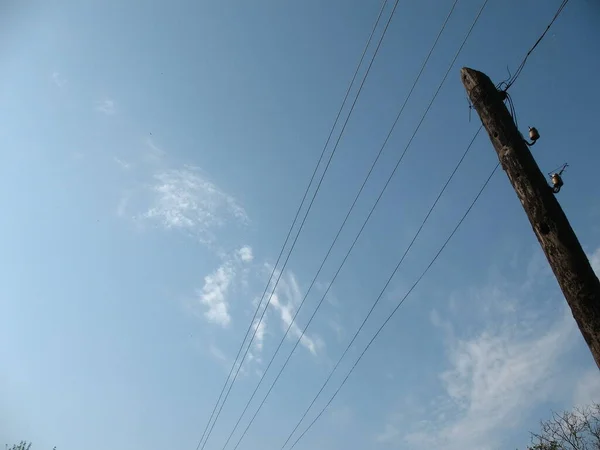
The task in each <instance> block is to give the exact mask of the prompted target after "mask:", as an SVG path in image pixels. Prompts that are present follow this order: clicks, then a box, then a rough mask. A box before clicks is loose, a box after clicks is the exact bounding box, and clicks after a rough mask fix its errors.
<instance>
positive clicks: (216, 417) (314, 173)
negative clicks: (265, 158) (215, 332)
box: [196, 0, 399, 450]
mask: <svg viewBox="0 0 600 450" xmlns="http://www.w3.org/2000/svg"><path fill="white" fill-rule="evenodd" d="M387 3H388V0H384V2H383V3H382V6H381V9H380V12H379V15H378V17H377V20H376V22H375V25H374V26H373V29H372V31H371V34H370V36H369V39H368V41H367V44H366V45H365V48H364V50H363V53H362V55H361V58H360V61H359V63H358V65H357V68H356V71H355V72H354V75H353V77H352V81H351V82H350V85H349V86H348V89H347V91H346V95H345V97H344V100H343V102H342V105H341V106H340V109H339V111H338V113H337V116H336V119H335V121H334V124H333V126H332V127H331V131H330V133H329V136H328V137H327V141H326V143H325V145H324V147H323V150H322V152H321V156H320V157H319V161H318V162H317V166H316V167H315V170H314V171H313V174H312V177H311V180H310V182H309V185H308V187H307V188H306V191H305V193H304V196H303V199H302V202H301V204H300V206H299V207H298V210H297V212H296V216H295V218H294V221H293V222H292V225H291V227H290V230H289V231H288V235H287V237H286V240H285V242H284V245H283V246H282V248H281V252H280V254H279V257H278V258H277V262H276V263H275V265H274V266H273V270H272V272H271V275H270V277H269V280H268V281H267V284H266V286H265V290H264V292H263V295H262V296H261V300H260V301H259V302H258V305H257V308H256V311H255V313H254V316H253V318H252V320H251V321H250V325H249V326H248V330H247V331H246V335H245V337H244V340H243V341H242V344H241V346H240V349H239V350H238V353H237V356H236V359H235V360H234V363H233V365H232V367H231V370H230V372H229V375H228V377H227V380H226V381H225V385H224V386H223V388H222V390H221V393H220V395H219V399H220V398H221V397H222V396H223V392H225V390H226V389H227V392H226V394H225V397H224V398H223V402H222V403H221V406H220V407H219V400H217V403H216V404H215V407H214V408H213V412H212V413H211V418H209V421H208V422H207V425H206V427H205V429H204V432H203V434H202V436H203V437H202V438H201V439H200V441H199V442H198V445H197V446H196V450H198V449H199V448H200V445H201V444H202V440H203V439H204V443H203V444H202V447H201V449H202V450H203V449H204V447H205V446H206V443H207V442H208V438H209V437H210V434H211V433H212V430H213V428H214V426H215V424H216V422H217V420H218V418H219V416H220V414H221V411H222V409H223V406H224V405H225V402H226V401H227V399H228V397H229V394H230V392H231V389H232V387H233V384H234V383H235V380H236V379H237V376H238V374H239V372H240V369H241V367H242V364H243V362H244V360H245V358H246V356H247V355H248V352H249V350H250V348H251V346H252V341H253V340H254V338H255V336H256V333H257V332H258V329H259V327H260V323H261V322H262V320H263V318H264V315H265V313H266V311H267V308H268V306H269V303H270V301H271V298H272V296H273V293H274V292H275V291H274V290H275V288H276V287H277V284H278V283H279V280H280V278H281V275H282V274H283V271H284V269H285V267H286V265H287V262H288V260H289V258H290V255H291V253H292V251H293V249H294V247H295V245H296V242H297V240H298V237H299V236H300V232H301V231H302V228H303V227H304V224H305V222H306V218H307V217H308V214H309V212H310V210H311V208H312V205H313V203H314V200H315V198H316V196H317V193H318V191H319V189H320V187H321V184H322V182H323V179H324V177H325V174H326V173H327V170H328V168H329V165H330V164H331V161H332V159H333V156H334V154H335V153H336V150H337V147H338V144H339V142H340V140H341V137H342V135H343V133H344V130H345V129H346V126H347V124H348V121H349V120H350V117H351V115H352V112H353V111H354V108H355V106H356V102H357V101H358V98H359V96H360V93H361V92H362V89H363V87H364V84H365V81H366V79H367V77H368V75H369V73H370V71H371V68H372V66H373V62H374V61H375V58H376V56H377V54H378V52H379V49H380V47H381V43H382V42H383V39H384V37H385V34H386V32H387V29H388V27H389V24H390V22H391V19H392V17H393V15H394V12H395V10H396V8H397V6H398V3H399V0H396V1H395V3H394V8H393V10H392V12H391V14H390V17H389V19H388V21H387V24H386V26H385V28H384V31H383V33H382V35H381V37H380V38H379V42H378V44H377V47H376V49H375V51H374V53H373V55H372V57H371V60H370V62H369V66H368V67H367V70H366V72H365V74H364V75H363V77H362V80H361V84H360V86H359V88H358V91H357V92H356V94H355V98H354V101H353V103H352V105H351V107H350V110H349V111H348V115H347V117H346V119H345V121H344V124H343V126H342V129H341V131H340V134H339V136H338V138H337V141H336V143H335V146H334V148H333V150H332V152H331V154H330V155H329V159H328V161H327V163H326V165H325V169H324V171H323V173H322V174H321V177H320V179H319V182H318V184H317V187H316V189H315V192H314V193H313V196H312V198H311V200H310V203H309V205H308V208H307V210H306V212H305V213H304V217H303V219H302V222H301V224H300V227H299V228H298V231H297V233H296V236H295V238H294V240H293V241H292V245H291V247H290V249H289V250H288V254H287V256H286V258H285V261H284V263H283V266H282V268H281V269H280V272H279V276H278V277H277V280H276V281H275V284H274V287H273V291H272V292H271V295H270V296H269V298H268V300H267V302H266V305H265V307H264V309H263V312H262V314H261V316H260V318H259V321H258V323H257V324H256V325H254V323H255V319H256V316H257V315H258V312H259V310H260V307H261V304H262V300H263V299H264V297H265V296H266V295H267V292H268V290H269V286H270V284H271V280H272V279H273V276H274V274H275V272H276V270H277V264H278V262H279V260H280V259H281V256H282V255H283V252H284V249H285V245H286V244H287V241H288V240H289V237H290V235H291V232H292V229H293V227H294V225H295V223H296V221H297V219H298V216H299V214H300V211H301V209H302V206H303V205H304V201H305V200H306V197H307V195H308V192H309V190H310V186H311V185H312V182H313V180H314V177H315V175H316V173H317V170H318V167H319V165H320V163H321V161H322V159H323V156H324V154H325V151H326V149H327V147H328V145H329V142H330V140H331V137H332V135H333V132H334V130H335V127H336V125H337V123H338V120H339V118H340V116H341V113H342V111H343V108H344V106H345V104H346V101H347V99H348V97H349V94H350V91H351V88H352V86H353V85H354V81H355V80H356V77H357V75H358V72H359V70H360V67H361V65H362V62H363V60H364V57H365V55H366V52H367V50H368V48H369V47H370V44H371V41H372V39H373V36H374V34H375V31H376V29H377V27H378V25H379V22H380V20H381V17H382V15H383V12H384V10H385V7H386V6H387ZM253 326H254V333H253V334H252V337H251V338H250V340H249V342H248V346H247V348H246V351H245V353H244V354H243V356H242V358H241V360H239V362H238V358H239V355H240V353H241V351H242V349H243V347H244V343H245V341H246V339H247V337H248V336H249V334H250V332H251V330H252V328H253ZM236 366H237V370H236ZM234 370H235V374H234V376H233V378H232V380H231V383H230V385H229V388H227V384H228V381H229V378H230V377H231V374H232V373H233V371H234ZM217 408H218V411H217ZM215 411H217V413H216V415H215ZM212 417H214V421H213V422H212V425H210V421H211V420H212ZM209 426H210V428H209ZM207 430H208V432H207ZM204 436H205V437H204Z"/></svg>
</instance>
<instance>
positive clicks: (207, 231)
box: [143, 167, 248, 256]
mask: <svg viewBox="0 0 600 450" xmlns="http://www.w3.org/2000/svg"><path fill="white" fill-rule="evenodd" d="M152 191H153V193H154V198H153V200H152V205H151V207H150V208H149V209H148V210H147V211H146V212H145V213H144V215H143V217H145V218H147V219H150V220H154V221H157V222H158V223H159V224H160V225H162V226H163V227H165V228H167V229H183V230H187V231H190V232H193V233H195V234H196V235H197V236H198V237H199V238H200V239H201V240H202V241H204V242H205V243H211V242H213V241H214V239H215V237H214V235H213V230H214V229H216V228H219V227H222V226H223V225H225V224H226V223H227V222H228V221H235V222H237V223H242V224H245V223H247V222H248V217H247V215H246V212H245V211H244V209H243V208H242V207H241V206H240V205H239V204H238V203H237V201H236V200H235V199H234V198H233V197H231V196H230V195H228V194H226V193H225V192H223V191H222V190H220V189H219V187H218V186H216V185H215V184H213V183H211V182H210V181H208V180H207V179H206V178H204V177H203V176H202V175H201V174H200V173H199V171H198V170H196V169H194V168H191V167H186V168H184V169H172V170H164V171H160V172H158V173H157V174H155V176H154V184H153V186H152ZM246 256H248V255H247V254H246Z"/></svg>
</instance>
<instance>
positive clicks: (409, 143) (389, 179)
mask: <svg viewBox="0 0 600 450" xmlns="http://www.w3.org/2000/svg"><path fill="white" fill-rule="evenodd" d="M488 1H489V0H485V2H484V3H483V5H482V7H481V8H480V10H479V12H478V14H477V16H476V17H475V19H474V21H473V24H472V25H471V28H470V29H469V31H468V32H467V34H466V36H465V38H464V40H463V42H462V43H461V45H460V47H459V49H458V51H457V52H456V54H455V56H454V58H453V60H452V62H451V63H450V65H449V67H448V69H447V71H446V73H445V74H444V77H443V78H442V81H441V82H440V84H439V86H438V88H437V90H436V92H435V94H434V96H433V97H432V99H431V101H430V102H429V104H428V106H427V108H426V110H425V112H424V113H423V115H422V116H421V119H420V121H419V123H418V124H417V127H416V129H415V130H414V132H413V134H412V136H411V138H410V140H409V141H408V143H407V145H406V147H405V148H404V151H403V152H402V154H401V156H400V158H399V160H398V161H397V163H396V166H395V167H394V169H393V171H392V173H391V174H390V176H389V177H388V179H387V181H386V183H385V185H384V187H383V189H382V190H381V192H380V194H379V196H378V198H377V200H376V201H375V204H374V205H373V207H372V208H371V210H370V212H369V214H368V216H367V218H366V219H365V221H364V222H363V224H362V227H361V229H360V230H359V232H358V234H357V236H356V237H355V239H354V241H353V243H352V245H351V246H350V249H349V250H348V252H347V253H346V255H345V257H344V259H343V260H342V263H341V265H340V266H339V267H338V269H337V271H336V273H335V275H334V277H333V280H335V279H336V278H337V276H338V274H339V273H340V271H341V269H342V267H343V266H344V264H345V262H346V260H347V258H348V257H349V255H350V253H351V251H352V249H353V248H354V246H355V245H356V242H357V241H358V239H359V237H360V235H361V234H362V232H363V230H364V228H365V227H366V225H367V223H368V221H369V219H370V218H371V215H372V214H373V212H374V210H375V208H376V207H377V205H378V203H379V201H380V200H381V198H382V196H383V194H384V193H385V191H386V189H387V187H388V185H389V183H390V182H391V180H392V178H393V176H394V174H395V173H396V171H397V169H398V167H399V165H400V163H401V162H402V159H403V158H404V155H405V154H406V152H407V151H408V148H409V147H410V145H411V144H412V141H413V140H414V138H415V136H416V134H417V132H418V131H419V129H420V127H421V125H422V124H423V122H424V120H425V118H426V116H427V114H428V113H429V110H430V109H431V106H432V105H433V103H434V102H435V99H436V98H437V96H438V94H439V92H440V91H441V89H442V87H443V85H444V82H445V81H446V79H447V78H448V75H449V74H450V71H451V70H452V67H453V66H454V64H455V62H456V60H457V59H458V56H459V55H460V53H461V51H462V49H463V47H464V46H465V44H466V42H467V40H468V38H469V36H470V35H471V33H472V31H473V28H474V27H475V24H476V23H477V21H478V20H479V17H480V16H481V14H482V12H483V10H484V8H485V6H486V4H487V2H488ZM413 88H414V86H413ZM406 101H407V100H406ZM403 106H404V105H403ZM401 111H402V109H401ZM399 117H400V114H399V115H398V116H397V117H396V121H395V122H394V124H393V125H392V129H391V130H390V132H389V133H388V136H387V138H386V140H385V141H384V144H383V146H385V145H386V143H387V142H388V140H389V138H390V136H391V133H392V131H393V129H394V127H395V125H396V123H397V121H398V119H399ZM382 150H383V147H382ZM382 150H381V151H382ZM365 182H366V181H365ZM363 187H364V186H363ZM333 280H332V282H331V283H329V286H328V287H327V289H326V290H325V292H324V294H323V296H322V298H321V300H320V301H319V303H318V305H317V308H316V309H315V311H314V312H313V314H312V316H311V317H310V319H309V321H308V323H307V324H306V326H305V327H304V329H303V330H302V332H301V334H300V336H299V338H298V340H297V341H296V343H295V345H294V347H293V349H292V351H291V353H290V354H289V355H288V358H287V359H286V361H285V363H284V364H283V366H282V367H281V369H280V371H279V373H278V374H277V376H276V377H275V379H274V381H273V382H272V384H271V386H270V388H269V390H268V391H267V393H266V395H265V397H264V398H263V400H262V401H261V403H260V405H259V406H258V409H257V410H256V411H255V413H254V415H253V416H252V418H251V419H250V422H249V423H248V425H247V426H246V428H245V429H244V432H243V433H242V435H241V437H240V439H239V440H238V442H237V444H236V445H235V447H234V450H236V449H237V448H238V446H239V445H240V443H241V441H242V440H243V438H244V436H245V435H246V433H247V432H248V430H249V428H250V426H251V425H252V423H253V422H254V420H255V419H256V416H257V415H258V412H259V411H260V410H261V408H262V406H263V405H264V403H265V401H266V399H267V397H268V396H269V394H270V393H271V391H272V389H273V387H274V386H275V383H276V382H277V380H278V379H279V377H280V376H281V374H282V372H283V370H284V369H285V367H286V366H287V363H288V362H289V360H290V358H291V357H292V355H293V352H294V350H295V349H296V347H297V346H298V343H299V342H300V340H301V339H302V337H303V336H304V334H305V332H306V329H307V328H308V326H309V325H310V323H311V322H312V320H313V318H314V316H315V314H316V312H317V311H318V309H319V307H320V305H321V304H322V302H323V300H324V299H325V297H326V296H327V293H328V292H329V290H330V289H331V286H332V285H333ZM238 422H239V420H238Z"/></svg>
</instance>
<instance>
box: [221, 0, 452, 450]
mask: <svg viewBox="0 0 600 450" xmlns="http://www.w3.org/2000/svg"><path fill="white" fill-rule="evenodd" d="M458 1H459V0H455V1H454V3H453V4H452V7H451V9H450V11H449V13H448V14H447V16H446V19H445V20H444V22H443V24H442V27H441V28H440V30H439V32H438V34H437V36H436V38H435V40H434V42H433V44H432V46H431V48H430V50H429V53H428V54H427V56H426V58H425V60H424V62H423V64H422V65H421V68H420V70H419V73H418V74H417V76H416V78H415V80H414V82H413V84H412V86H411V88H410V90H409V92H408V95H407V96H406V98H405V100H404V102H403V104H402V107H401V108H400V111H399V112H398V114H397V116H396V119H395V121H394V123H393V125H392V127H391V129H390V131H389V133H388V135H387V137H386V139H385V140H384V142H383V144H382V146H381V148H380V149H379V152H378V154H377V156H376V157H375V159H374V161H373V163H372V164H371V167H370V169H369V171H368V173H367V175H366V177H365V178H364V180H363V183H362V185H361V187H360V189H359V190H358V192H357V194H356V196H355V197H354V201H353V202H352V205H351V206H350V209H349V210H348V212H347V213H346V216H345V218H344V220H343V221H342V224H341V225H340V227H339V229H338V231H337V233H336V235H335V237H334V239H333V242H332V243H331V245H330V246H329V249H328V251H327V253H326V254H325V257H324V258H323V260H322V262H321V264H320V266H319V269H318V270H317V273H316V274H315V275H314V277H313V279H312V281H311V283H310V285H309V287H308V289H307V291H306V293H305V294H304V297H303V298H302V301H301V302H300V304H299V306H298V308H297V309H296V311H295V313H294V316H293V318H292V320H291V321H290V324H289V325H288V327H287V329H286V331H285V333H284V335H283V337H282V338H281V340H280V341H279V344H278V346H277V348H276V349H275V353H274V354H273V356H272V357H271V360H270V361H269V363H268V364H267V367H266V369H265V370H264V371H263V373H262V375H261V377H260V379H259V381H258V384H257V385H256V387H255V389H254V391H253V392H252V395H251V396H250V398H249V399H248V401H247V402H246V405H245V406H244V409H243V411H242V413H241V414H240V416H239V418H238V419H237V422H236V424H235V425H234V427H233V430H232V431H231V433H230V434H229V436H228V438H227V441H226V442H225V444H224V445H223V450H225V448H226V447H227V445H228V444H229V442H230V440H231V438H232V437H233V434H234V433H235V431H236V430H237V427H238V426H239V424H240V422H241V420H242V418H243V416H244V414H245V413H246V411H247V410H248V407H249V406H250V403H251V402H252V400H253V399H254V396H255V395H256V393H257V391H258V389H259V388H260V386H261V384H262V382H263V380H264V378H265V376H266V374H267V373H268V371H269V369H270V367H271V365H272V363H273V361H274V360H275V357H276V356H277V354H278V353H279V350H280V349H281V347H282V345H283V343H284V342H285V339H286V337H287V335H288V334H289V332H290V330H291V328H292V326H293V325H294V323H295V321H296V317H297V316H298V314H299V313H300V310H301V309H302V307H303V306H304V304H305V302H306V299H307V297H308V295H309V293H310V292H311V290H312V288H313V286H314V285H315V283H316V281H317V279H318V277H319V275H320V274H321V271H322V270H323V267H324V266H325V263H326V262H327V260H328V259H329V256H330V254H331V252H332V250H333V248H334V246H335V244H336V242H337V240H338V239H339V237H340V235H341V233H342V230H343V229H344V228H345V226H346V223H347V222H348V219H349V218H350V215H351V213H352V211H353V210H354V207H355V206H356V203H357V202H358V199H359V197H360V196H361V194H362V192H363V190H364V188H365V186H366V184H367V182H368V180H369V179H370V177H371V174H372V173H373V170H374V169H375V166H376V165H377V162H378V161H379V159H380V157H381V155H382V153H383V150H384V149H385V147H386V146H387V143H388V141H389V139H390V138H391V135H392V133H393V131H394V129H395V127H396V124H397V123H398V121H399V119H400V116H401V115H402V113H403V112H404V109H405V108H406V105H407V104H408V101H409V99H410V98H411V96H412V94H413V92H414V90H415V87H416V85H417V84H418V82H419V80H420V79H421V76H422V74H423V72H424V70H425V67H426V66H427V63H428V62H429V59H430V58H431V55H432V54H433V51H434V50H435V48H436V47H437V44H438V42H439V40H440V37H441V35H442V33H443V31H444V30H445V28H446V26H447V24H448V21H449V20H450V18H451V16H452V14H453V13H454V10H455V9H456V5H457V3H458ZM406 150H407V149H405V151H404V153H403V154H402V155H401V157H400V161H402V159H403V158H404V155H405V153H406ZM386 186H387V185H386ZM378 202H379V200H378V201H377V203H378ZM377 203H376V204H377ZM374 208H375V207H373V210H374ZM373 210H371V213H372V212H373ZM370 216H371V214H369V218H370ZM369 218H367V220H366V221H365V223H364V224H363V226H362V228H361V230H360V231H359V233H358V235H357V236H356V238H355V240H354V243H353V244H352V245H351V247H350V249H349V250H348V252H347V253H346V257H345V258H344V259H343V261H342V263H341V265H340V266H339V268H338V270H337V272H336V274H335V275H334V277H333V279H332V280H331V282H330V283H329V286H331V284H333V282H334V281H335V279H336V278H337V275H338V274H339V273H340V271H341V269H342V267H343V266H344V264H345V262H346V260H347V259H348V257H349V255H350V253H351V251H352V249H353V248H354V246H355V245H356V243H357V241H358V238H359V237H360V235H361V234H362V231H363V230H364V228H365V226H366V223H367V222H368V220H369ZM328 292H329V287H328V288H327V290H326V291H325V293H324V294H323V296H322V298H321V300H320V301H319V303H318V304H317V307H316V308H315V310H314V312H313V314H312V316H311V317H310V319H309V321H308V323H307V324H306V326H305V328H304V330H305V331H306V328H307V327H308V326H309V325H310V323H311V322H312V319H313V318H314V317H315V315H316V313H317V311H318V310H319V308H320V307H321V305H322V303H323V301H324V300H325V297H326V295H327V293H328ZM303 336H304V332H302V333H301V335H300V336H299V337H298V339H297V340H296V343H295V345H294V347H293V349H292V351H291V352H290V354H289V355H288V358H287V359H286V361H285V363H284V364H283V366H282V367H281V369H280V371H279V374H278V375H277V376H276V378H275V380H274V381H273V383H272V385H271V387H270V389H269V391H268V392H267V395H266V396H265V398H264V399H263V401H262V403H261V406H260V407H259V409H258V410H260V408H261V407H262V405H263V404H264V402H265V400H266V398H267V397H268V395H269V393H270V392H271V390H272V389H273V386H274V385H275V383H276V382H277V380H278V379H279V376H280V375H281V373H282V372H283V370H284V369H285V367H286V366H287V363H288V362H289V360H290V358H291V355H292V354H293V353H294V351H295V349H296V347H297V346H298V344H299V343H300V341H301V340H302V337H303ZM258 410H257V412H256V413H255V415H254V417H256V415H257V413H258ZM254 417H253V419H252V420H251V421H250V424H249V425H248V427H247V428H249V426H250V425H251V424H252V422H253V420H254ZM244 434H245V433H244ZM238 445H239V443H238ZM236 448H237V445H236Z"/></svg>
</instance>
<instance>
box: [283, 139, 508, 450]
mask: <svg viewBox="0 0 600 450" xmlns="http://www.w3.org/2000/svg"><path fill="white" fill-rule="evenodd" d="M480 130H481V128H480V129H479V130H478V131H477V133H479V131H480ZM499 166H500V163H497V164H496V166H495V167H494V170H492V172H491V173H490V175H489V176H488V178H487V179H486V181H485V183H484V184H483V185H482V186H481V188H480V189H479V192H478V193H477V195H476V196H475V198H474V199H473V201H472V202H471V204H470V205H469V207H468V208H467V210H466V211H465V213H464V214H463V216H462V217H461V219H460V220H459V221H458V223H457V224H456V226H455V227H454V229H453V230H452V232H451V233H450V235H449V236H448V238H447V239H446V240H445V241H444V243H443V244H442V246H441V247H440V248H439V250H438V251H437V253H436V254H435V255H434V257H433V259H432V260H431V261H430V262H429V264H428V265H427V267H425V270H423V272H421V275H419V277H418V278H417V280H416V281H415V282H414V283H413V285H412V286H411V287H410V289H409V290H408V291H407V292H406V294H404V296H403V297H402V299H401V300H400V302H399V303H398V304H397V305H396V307H395V308H394V309H393V310H392V312H391V313H390V314H389V315H388V317H387V318H386V319H385V321H384V322H383V323H382V324H381V326H380V327H379V328H378V329H377V332H376V333H375V334H374V335H373V337H372V338H371V340H370V341H369V343H368V344H367V346H366V347H365V348H364V349H363V351H362V353H361V354H360V355H359V357H358V359H357V360H356V361H355V362H354V365H353V366H352V367H351V368H350V371H349V372H348V373H347V374H346V377H345V378H344V379H343V380H342V383H341V384H340V386H339V387H338V388H337V389H336V391H335V392H334V393H333V395H332V396H331V398H330V399H329V401H328V402H327V403H326V404H325V406H324V407H323V409H321V411H320V412H319V414H317V416H316V417H315V418H314V419H313V421H312V422H311V423H310V425H308V427H307V428H306V429H305V430H304V431H303V432H302V434H300V436H298V438H297V439H296V440H295V441H294V443H293V444H292V446H291V447H290V448H289V450H292V449H293V448H294V447H295V446H296V444H298V442H299V441H300V439H302V438H303V437H304V435H306V433H307V432H308V430H310V429H311V428H312V426H313V425H314V424H315V423H316V422H317V420H319V418H320V417H321V416H322V415H323V413H324V412H325V410H326V409H327V408H328V407H329V405H330V404H331V402H332V401H333V400H334V399H335V397H336V396H337V394H338V393H339V392H340V390H341V389H342V387H343V386H344V384H346V381H347V380H348V378H349V377H350V374H351V373H352V372H353V371H354V369H355V368H356V366H357V365H358V363H359V362H360V360H361V359H362V357H363V356H364V355H365V353H366V352H367V350H369V347H371V344H373V342H374V341H375V339H377V336H379V334H380V333H381V331H382V330H383V328H384V327H385V326H386V325H387V324H388V322H389V321H390V320H391V319H392V317H393V316H394V315H395V314H396V312H397V311H398V309H399V308H400V307H401V306H402V304H403V303H404V301H405V300H406V299H407V298H408V296H409V295H410V294H411V293H412V292H413V290H414V289H415V288H416V287H417V286H418V284H419V283H420V282H421V280H422V279H423V278H424V277H425V275H426V274H427V272H429V269H431V267H432V266H433V264H434V263H435V262H436V260H437V259H438V258H439V256H440V254H441V253H442V252H443V251H444V249H445V248H446V246H447V245H448V243H449V242H450V240H451V239H452V237H454V235H455V234H456V232H457V231H458V229H459V228H460V226H461V225H462V223H463V222H464V221H465V219H466V218H467V216H468V215H469V213H470V212H471V210H472V209H473V207H474V206H475V203H477V200H479V197H481V194H482V193H483V191H484V190H485V188H486V187H487V185H488V184H489V182H490V180H491V179H492V177H493V176H494V174H495V173H496V170H498V167H499ZM398 267H399V265H398V266H396V269H395V270H394V272H392V275H391V276H390V278H389V279H388V281H387V282H386V284H385V286H384V288H383V289H382V291H381V293H380V294H379V296H378V298H377V301H379V299H380V298H381V297H382V296H383V294H384V292H385V290H386V289H387V286H388V285H389V283H390V282H391V281H392V278H393V277H394V275H395V274H396V271H397V270H398ZM344 353H346V352H344ZM288 440H289V438H288ZM286 442H287V441H286ZM281 448H282V449H283V447H281Z"/></svg>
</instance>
